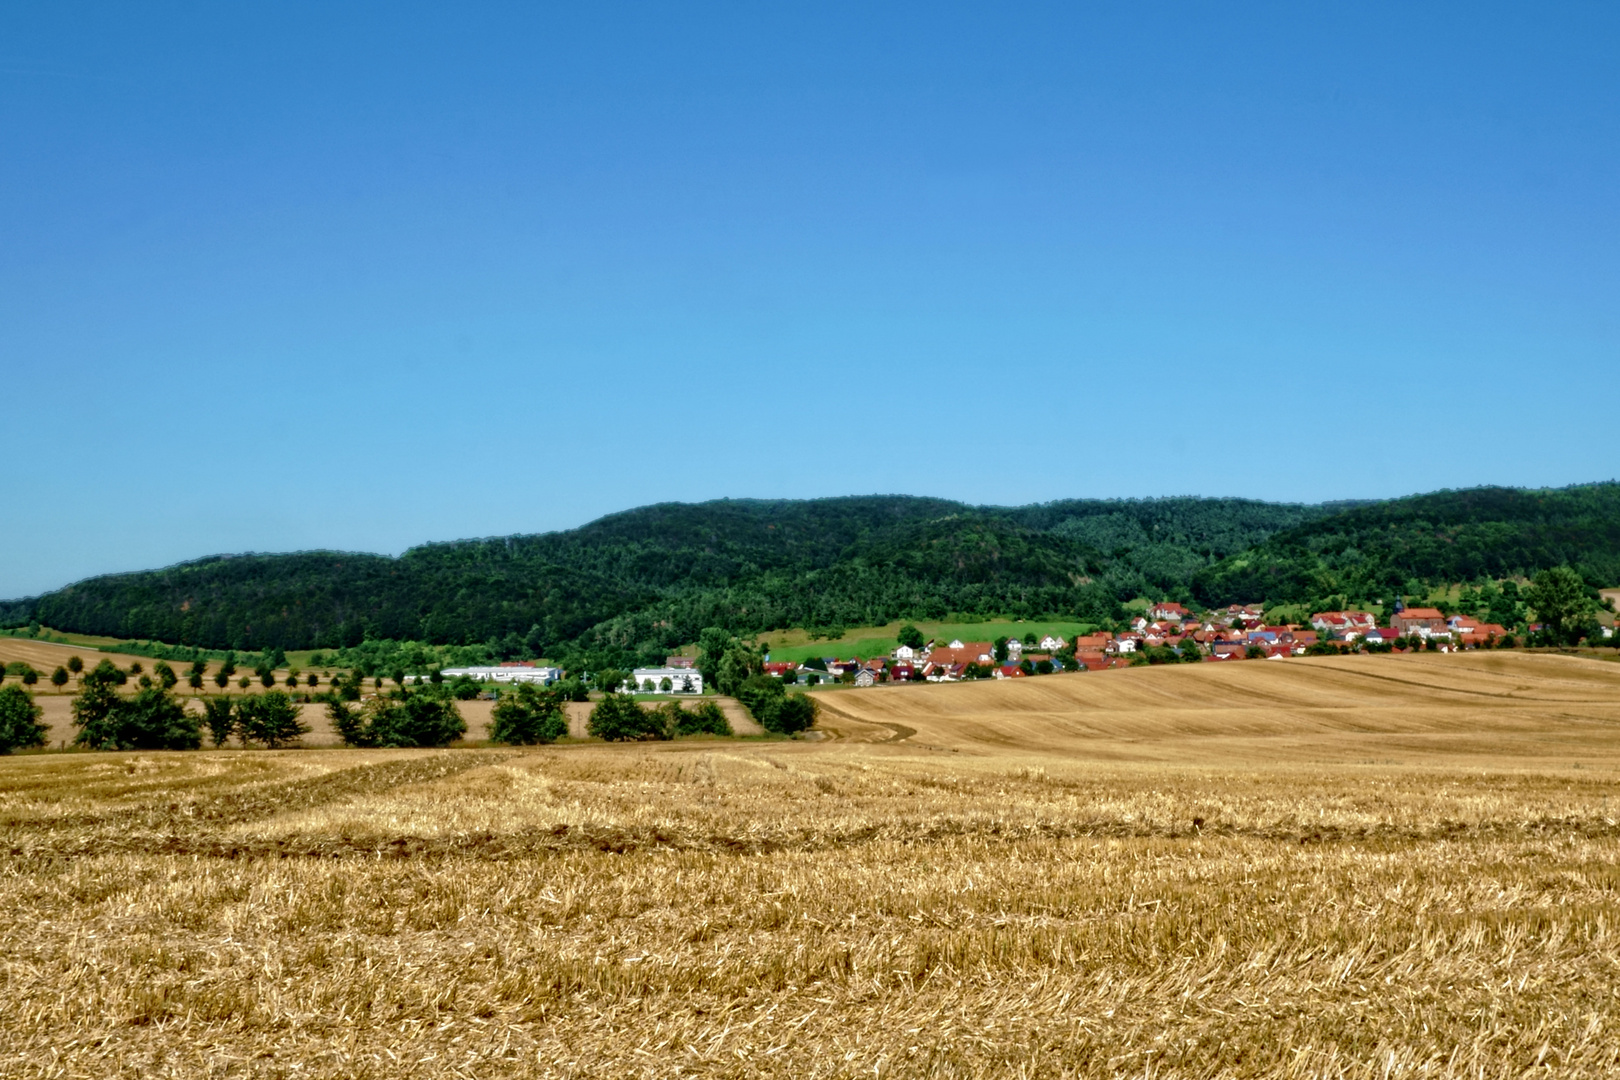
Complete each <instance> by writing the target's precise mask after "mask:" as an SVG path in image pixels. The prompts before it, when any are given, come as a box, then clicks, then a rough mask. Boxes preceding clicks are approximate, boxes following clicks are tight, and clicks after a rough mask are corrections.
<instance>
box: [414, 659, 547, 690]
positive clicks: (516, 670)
mask: <svg viewBox="0 0 1620 1080" xmlns="http://www.w3.org/2000/svg"><path fill="white" fill-rule="evenodd" d="M439 674H441V675H443V676H444V677H445V678H447V679H454V678H458V677H460V676H462V675H465V676H467V677H468V678H469V679H477V680H478V681H479V682H529V683H540V684H541V685H543V686H550V685H551V684H552V683H554V682H557V681H558V680H560V679H561V678H562V677H563V669H562V668H560V667H536V666H534V665H533V664H502V665H500V666H499V667H455V668H445V669H444V670H443V671H441V672H440V673H439Z"/></svg>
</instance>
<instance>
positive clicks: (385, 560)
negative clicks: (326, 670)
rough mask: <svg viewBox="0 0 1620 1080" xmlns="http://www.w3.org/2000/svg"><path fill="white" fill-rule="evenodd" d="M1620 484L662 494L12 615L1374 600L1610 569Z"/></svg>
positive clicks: (208, 572)
mask: <svg viewBox="0 0 1620 1080" xmlns="http://www.w3.org/2000/svg"><path fill="white" fill-rule="evenodd" d="M1617 551H1620V487H1617V486H1616V485H1614V484H1601V485H1588V486H1585V487H1579V488H1567V489H1561V490H1556V491H1517V490H1512V489H1477V490H1472V491H1460V492H1442V493H1439V494H1436V495H1427V496H1417V497H1413V498H1410V499H1399V500H1392V501H1389V502H1383V503H1375V504H1357V503H1339V504H1323V505H1316V506H1308V505H1300V504H1277V503H1265V502H1259V501H1255V500H1245V499H1202V498H1172V499H1141V500H1067V501H1062V502H1054V503H1046V504H1041V505H1037V506H1025V507H1011V508H1004V507H974V506H968V505H965V504H962V503H956V502H951V501H949V500H943V499H930V498H916V497H910V496H861V497H849V498H834V499H812V500H751V499H734V500H719V501H715V502H708V503H697V504H683V503H670V504H661V505H657V506H648V507H642V508H639V509H636V510H629V511H625V512H623V513H618V514H611V515H608V516H606V517H603V518H600V519H598V520H596V521H593V522H591V523H589V524H587V525H585V526H582V527H580V528H578V529H571V530H567V531H562V532H553V533H542V534H533V535H522V536H509V537H499V538H492V539H480V540H462V541H454V542H448V543H434V544H427V545H423V546H421V547H417V548H413V549H411V550H409V551H406V552H405V553H404V554H402V555H400V556H399V557H397V558H393V557H388V556H380V555H367V554H353V553H340V552H300V553H295V554H286V555H255V554H249V555H224V556H215V557H210V558H205V559H198V560H195V561H192V562H187V563H181V564H179V565H176V566H171V567H167V568H164V569H161V570H152V571H143V572H139V573H128V574H113V575H105V576H101V577H96V578H91V579H88V580H85V581H81V582H78V583H76V584H73V585H70V586H68V587H66V588H64V589H60V590H57V591H55V592H52V593H48V594H45V595H43V596H40V597H37V598H33V599H27V600H20V601H13V602H11V603H9V604H7V605H5V608H4V611H3V615H4V618H5V621H6V622H8V623H9V624H11V625H20V624H22V623H26V622H28V621H31V620H32V621H38V622H40V623H42V624H45V625H48V626H51V627H54V628H56V629H59V630H66V631H73V632H80V633H91V634H107V635H112V636H117V637H124V638H141V639H152V640H158V641H165V642H171V643H175V644H185V645H198V646H204V647H211V648H234V649H238V650H245V649H262V648H266V647H279V648H286V649H294V648H321V649H326V648H341V647H344V646H353V645H356V644H358V643H359V642H361V641H364V640H367V639H392V640H417V641H424V642H430V643H435V644H452V645H469V644H480V645H485V644H487V645H488V647H489V649H490V652H491V653H492V654H493V655H499V656H536V655H548V656H553V657H558V656H566V655H570V654H578V653H580V652H588V653H591V654H593V655H600V656H604V657H617V658H619V659H620V660H622V661H625V662H629V661H633V660H635V659H638V658H643V659H644V658H651V657H653V656H656V655H659V654H661V653H662V652H663V651H665V650H667V649H669V648H672V647H675V646H678V645H681V644H684V643H688V642H691V641H695V640H696V639H697V637H698V634H699V632H700V631H701V630H702V629H703V628H704V627H708V626H718V627H722V628H724V629H727V630H729V631H732V632H734V633H739V634H751V633H757V632H760V631H764V630H770V629H778V628H782V627H788V626H805V627H811V628H824V629H828V630H835V629H837V628H840V627H843V626H858V625H873V624H880V623H885V622H888V621H891V620H894V619H902V618H919V619H921V618H927V619H939V618H944V617H947V616H951V615H962V616H970V617H988V616H996V615H1010V616H1016V617H1034V616H1042V615H1063V616H1068V617H1079V618H1084V619H1094V620H1098V621H1101V620H1106V619H1108V618H1111V617H1114V616H1117V615H1118V614H1119V613H1120V609H1119V604H1120V602H1121V601H1123V600H1127V599H1129V598H1131V597H1136V596H1151V597H1155V598H1173V599H1181V600H1194V599H1196V600H1199V601H1203V602H1207V603H1217V602H1219V603H1225V602H1230V601H1236V600H1241V601H1244V602H1248V601H1254V600H1261V599H1265V600H1270V601H1273V602H1305V601H1309V600H1312V599H1315V598H1319V597H1320V598H1333V597H1334V595H1335V594H1346V595H1354V596H1368V597H1371V596H1373V595H1375V594H1380V593H1384V592H1388V591H1390V590H1392V589H1394V590H1399V589H1400V588H1402V587H1403V586H1404V585H1405V584H1406V583H1407V582H1408V581H1410V580H1414V579H1429V580H1435V579H1446V580H1472V579H1475V578H1478V577H1482V576H1493V575H1494V576H1502V575H1505V574H1525V573H1533V572H1534V571H1535V570H1537V569H1540V568H1542V567H1544V566H1548V565H1561V564H1566V563H1567V564H1572V565H1577V566H1579V567H1582V568H1583V572H1585V573H1587V574H1588V575H1591V576H1594V577H1603V576H1605V575H1606V576H1607V578H1608V580H1609V581H1610V582H1611V583H1612V582H1613V581H1616V580H1620V556H1617Z"/></svg>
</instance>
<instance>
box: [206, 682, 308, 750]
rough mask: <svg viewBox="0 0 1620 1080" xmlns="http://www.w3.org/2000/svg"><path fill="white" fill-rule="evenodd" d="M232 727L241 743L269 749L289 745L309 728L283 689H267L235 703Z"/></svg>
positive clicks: (306, 732)
mask: <svg viewBox="0 0 1620 1080" xmlns="http://www.w3.org/2000/svg"><path fill="white" fill-rule="evenodd" d="M236 727H237V731H238V732H239V733H240V734H241V736H242V741H243V742H244V743H247V742H256V743H262V744H263V745H265V746H267V747H269V748H270V749H272V750H275V749H278V748H280V747H283V746H290V745H292V744H293V743H295V742H297V741H298V740H299V738H300V737H301V736H303V735H307V734H308V733H309V725H308V724H306V723H304V722H303V721H302V720H300V719H299V718H298V706H297V705H296V704H295V703H294V702H293V699H292V697H291V696H290V695H289V694H288V693H287V692H286V691H284V690H269V691H266V692H265V693H262V694H254V695H252V696H250V697H245V698H243V699H242V700H241V701H239V702H237V705H236ZM216 745H217V744H216Z"/></svg>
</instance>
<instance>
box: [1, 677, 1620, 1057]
mask: <svg viewBox="0 0 1620 1080" xmlns="http://www.w3.org/2000/svg"><path fill="white" fill-rule="evenodd" d="M818 697H819V700H821V701H822V703H823V706H824V714H823V716H824V721H823V723H824V727H825V732H824V734H825V735H826V736H827V737H826V738H824V739H822V740H819V741H804V742H799V741H795V742H729V741H714V740H707V741H705V740H694V741H681V742H676V743H667V744H658V745H636V746H603V745H600V744H579V745H569V746H559V747H550V748H541V749H532V750H488V749H465V750H449V751H393V752H380V751H344V750H329V749H317V750H304V751H282V752H244V751H225V752H202V753H189V754H36V755H21V756H17V757H14V758H10V759H0V829H3V832H4V835H3V838H0V850H3V851H4V852H5V853H6V854H5V856H4V863H3V871H0V935H3V944H4V948H3V951H0V1074H3V1075H6V1076H38V1077H55V1076H69V1077H75V1076H97V1077H100V1076H141V1077H161V1076H218V1077H235V1076H241V1077H295V1076H297V1077H304V1076H345V1077H348V1076H358V1077H417V1076H467V1077H506V1076H513V1077H516V1076H538V1077H545V1076H559V1077H560V1076H603V1077H608V1076H612V1077H622V1076H705V1077H753V1076H782V1077H844V1076H849V1077H855V1076H879V1077H882V1076H945V1077H978V1076H998V1077H999V1076H1009V1077H1047V1076H1050V1077H1060V1076H1064V1077H1066V1076H1149V1077H1171V1076H1199V1077H1205V1076H1232V1077H1238V1076H1278V1077H1284V1076H1286V1077H1306V1076H1313V1077H1314V1076H1334V1077H1339V1076H1345V1077H1397V1076H1399V1077H1406V1076H1414V1077H1415V1076H1425V1077H1429V1076H1432V1077H1443V1076H1444V1077H1451V1076H1455V1077H1464V1076H1466V1077H1479V1076H1486V1077H1498V1076H1502V1077H1505V1076H1522V1075H1527V1074H1535V1075H1540V1074H1545V1075H1549V1076H1613V1075H1616V1074H1617V1073H1620V939H1617V937H1616V933H1617V931H1616V927H1617V926H1620V866H1617V855H1620V801H1616V802H1614V803H1613V804H1612V805H1611V800H1612V799H1614V798H1615V797H1616V796H1620V788H1617V786H1616V781H1617V779H1620V772H1617V767H1620V665H1617V664H1609V663H1599V662H1595V661H1590V660H1579V659H1573V658H1566V657H1558V656H1535V655H1525V654H1511V653H1483V654H1472V655H1465V656H1456V657H1448V656H1434V655H1417V656H1410V657H1366V658H1361V657H1348V658H1325V659H1322V660H1309V661H1307V660H1294V661H1284V662H1277V663H1269V662H1268V663H1262V662H1245V663H1235V664H1230V665H1220V664H1203V665H1196V666H1194V665H1188V666H1186V667H1176V668H1154V669H1138V670H1130V671H1119V672H1106V673H1096V674H1088V675H1072V676H1052V677H1048V678H1044V679H1029V680H1019V681H1015V682H1011V683H1006V684H979V685H961V686H932V687H892V688H877V689H873V690H868V691H834V692H829V693H825V694H821V695H818Z"/></svg>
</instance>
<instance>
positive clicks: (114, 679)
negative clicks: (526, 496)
mask: <svg viewBox="0 0 1620 1080" xmlns="http://www.w3.org/2000/svg"><path fill="white" fill-rule="evenodd" d="M616 674H617V673H614V672H603V673H602V675H601V677H600V679H599V681H600V682H601V683H602V684H603V685H604V686H605V687H606V688H607V690H606V692H605V693H604V694H603V695H602V697H601V699H600V700H599V701H598V702H597V704H596V706H595V707H594V708H593V709H592V710H591V714H590V719H589V723H588V729H589V731H590V734H592V735H593V736H595V737H597V738H601V739H605V740H608V741H616V742H622V741H631V740H640V739H673V738H675V737H677V736H690V735H701V734H709V735H724V736H729V735H732V734H733V732H732V728H731V724H730V722H729V721H727V719H726V717H725V713H724V712H723V711H722V710H721V709H720V707H719V706H718V705H717V704H716V703H714V702H713V701H700V702H698V703H697V705H696V707H695V708H685V707H683V705H682V703H680V702H678V701H667V702H664V703H663V704H662V705H660V706H657V707H655V708H650V709H649V708H646V707H644V706H642V705H641V704H640V703H638V702H637V701H636V700H635V699H634V698H633V697H631V696H630V695H628V694H622V693H618V692H616V690H615V689H614V688H615V686H616V685H617V680H616V679H615V675H616ZM128 681H129V674H128V672H125V671H122V670H120V669H119V668H118V667H117V666H116V665H114V664H113V663H112V661H110V660H103V661H102V662H101V663H100V664H98V665H97V666H96V667H95V668H94V669H92V670H90V671H88V672H85V673H84V674H83V677H82V678H81V679H80V682H79V691H78V694H77V696H76V697H75V698H74V700H73V704H72V712H73V723H74V726H75V727H76V728H77V729H78V733H77V734H76V736H75V737H74V744H75V745H77V746H81V747H84V748H86V749H91V750H196V749H199V748H201V747H202V745H203V743H204V739H205V738H206V739H207V740H208V741H211V742H212V743H213V745H214V746H216V747H222V746H226V745H228V744H229V743H230V742H231V740H233V739H234V740H236V741H237V742H238V743H239V744H240V745H241V746H244V747H247V746H262V747H267V748H271V749H275V748H280V747H287V746H294V745H297V744H298V742H299V740H300V739H301V738H302V737H303V736H304V735H306V734H308V733H309V731H310V728H309V725H308V724H306V723H304V722H303V720H302V714H301V710H300V708H299V703H298V702H297V701H296V700H295V699H294V697H293V696H292V695H291V694H289V693H287V692H286V691H284V690H279V689H272V690H267V691H265V692H263V693H257V694H242V695H228V694H226V695H214V696H209V697H204V698H202V699H201V702H200V704H201V712H200V713H198V712H194V711H192V710H191V709H188V708H187V702H186V701H185V700H183V699H181V698H180V697H177V696H176V695H175V693H174V692H173V690H174V683H173V682H170V683H169V684H168V685H163V683H162V682H160V681H158V680H155V679H154V678H152V677H151V676H148V675H142V676H141V679H140V683H139V684H138V685H137V687H136V688H135V690H134V692H133V693H132V694H123V693H120V692H119V687H121V686H123V685H125V684H127V683H128ZM469 682H470V681H469ZM474 685H475V684H474ZM459 690H461V687H458V686H456V685H455V684H454V683H443V682H436V681H428V682H423V681H421V680H418V681H417V684H416V685H414V686H412V685H406V684H405V683H404V680H403V679H401V681H400V684H399V685H398V686H397V687H396V688H395V689H394V690H392V691H390V692H388V693H378V694H374V695H372V696H370V697H364V696H363V695H362V692H361V691H362V679H361V677H360V676H358V675H357V674H352V673H351V674H350V675H348V676H344V675H342V674H340V675H339V676H337V677H335V678H334V679H333V683H332V687H331V689H330V690H328V691H327V692H326V693H324V694H322V695H320V700H321V701H322V702H323V703H324V704H325V707H326V711H327V715H328V717H329V719H330V720H331V724H332V729H333V731H334V732H335V733H336V734H337V736H338V737H339V738H340V739H341V740H342V741H343V742H344V743H345V744H347V745H349V746H356V747H434V746H447V745H449V744H450V743H452V742H455V741H456V740H458V739H460V738H461V737H462V736H463V735H465V734H466V731H467V724H466V721H465V720H464V719H463V718H462V716H461V713H460V710H459V709H458V708H457V706H456V701H457V700H458V697H464V696H465V695H462V694H459V693H458V691H459ZM740 690H741V693H740V694H739V697H740V699H741V700H742V701H743V702H744V704H745V706H746V707H747V708H748V709H749V711H750V712H751V713H752V715H753V716H754V717H755V718H756V719H757V720H758V721H759V722H760V724H761V725H762V726H763V727H765V729H766V730H767V731H771V732H777V733H781V734H794V733H797V732H800V731H804V730H806V729H808V728H809V727H810V726H812V725H813V724H814V723H815V719H816V711H817V710H816V705H815V702H814V701H812V700H811V699H809V698H808V697H807V696H805V695H803V694H788V693H786V691H785V689H784V688H783V686H782V684H781V682H780V681H779V680H776V679H771V678H770V677H769V676H763V675H760V674H758V673H754V674H751V675H749V676H748V677H747V678H746V679H745V680H744V682H743V685H742V686H741V687H740ZM474 692H475V693H476V689H475V691H474ZM585 697H586V695H585V693H584V690H583V688H582V687H581V686H580V685H579V684H578V683H571V684H568V685H559V686H554V687H540V686H535V685H533V684H528V683H519V684H516V685H515V686H512V687H509V688H507V689H506V692H505V693H503V694H502V695H501V697H500V699H499V700H498V701H497V702H496V705H495V707H494V709H493V710H492V717H491V721H490V725H489V729H488V734H489V738H490V739H491V741H493V742H498V743H510V744H514V745H529V744H540V743H550V742H555V741H556V740H558V739H560V738H563V737H565V736H566V735H567V734H568V723H567V716H566V712H565V703H567V702H569V701H572V700H583V699H585ZM42 715H43V710H42V709H41V708H40V706H39V705H37V704H36V703H35V702H34V699H33V696H32V694H30V693H29V692H28V690H27V688H26V687H25V686H23V685H7V686H4V687H0V753H10V752H11V751H12V750H14V749H27V748H31V747H38V746H43V745H44V744H45V739H46V736H47V733H48V729H47V728H46V726H45V725H44V724H43V723H41V722H40V717H41V716H42Z"/></svg>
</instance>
